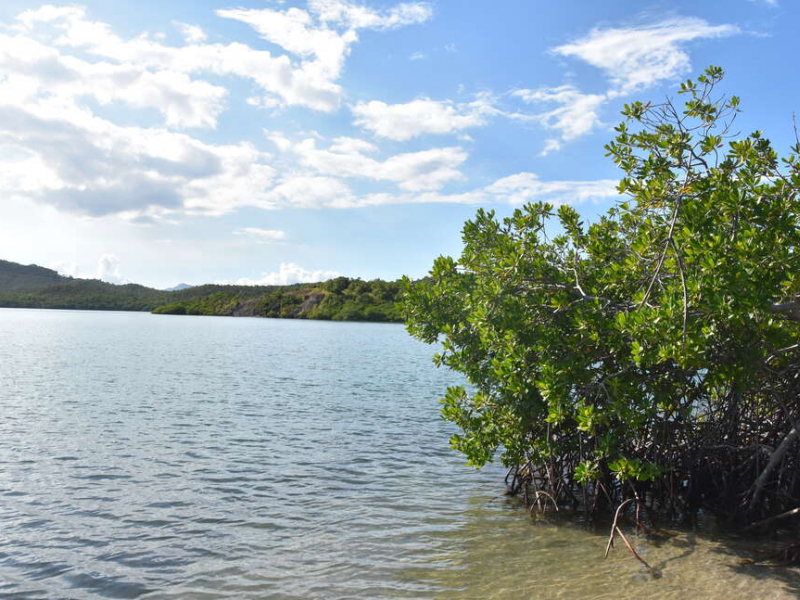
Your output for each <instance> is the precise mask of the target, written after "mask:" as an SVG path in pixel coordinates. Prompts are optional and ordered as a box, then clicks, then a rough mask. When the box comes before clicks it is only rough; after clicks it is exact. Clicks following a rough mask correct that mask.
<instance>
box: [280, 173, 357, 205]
mask: <svg viewBox="0 0 800 600" xmlns="http://www.w3.org/2000/svg"><path fill="white" fill-rule="evenodd" d="M268 197H269V200H270V202H271V203H272V204H273V205H274V206H276V207H278V208H281V207H287V206H292V207H296V208H321V207H331V208H351V207H353V206H355V196H354V195H353V192H352V190H351V189H350V187H349V186H348V185H347V184H346V183H344V182H343V181H340V180H339V179H336V178H334V177H320V176H315V175H288V176H285V177H283V178H282V179H281V180H280V181H279V182H278V185H276V186H275V187H274V188H273V189H272V190H270V192H269V193H268Z"/></svg>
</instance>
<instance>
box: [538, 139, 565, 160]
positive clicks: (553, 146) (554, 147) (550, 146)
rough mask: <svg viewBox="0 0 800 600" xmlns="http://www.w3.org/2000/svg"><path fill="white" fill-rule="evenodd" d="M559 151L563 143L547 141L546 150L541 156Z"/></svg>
mask: <svg viewBox="0 0 800 600" xmlns="http://www.w3.org/2000/svg"><path fill="white" fill-rule="evenodd" d="M559 150H561V142H559V141H558V140H553V139H550V140H545V141H544V148H542V151H541V152H539V156H547V155H548V154H550V153H551V152H558V151H559Z"/></svg>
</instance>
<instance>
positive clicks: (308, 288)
mask: <svg viewBox="0 0 800 600" xmlns="http://www.w3.org/2000/svg"><path fill="white" fill-rule="evenodd" d="M398 289H399V285H398V284H397V283H396V282H386V281H380V280H375V281H362V280H360V279H349V278H347V277H339V278H338V279H333V280H331V281H327V282H324V283H303V284H294V285H288V286H237V285H216V284H207V285H201V286H196V287H190V288H186V289H181V290H175V291H164V290H156V289H153V288H148V287H145V286H142V285H137V284H132V283H129V284H125V285H115V284H112V283H106V282H104V281H99V280H96V279H77V278H72V277H65V276H63V275H59V274H58V273H56V272H55V271H53V270H50V269H45V268H43V267H38V266H36V265H28V266H25V265H20V264H17V263H13V262H8V261H3V260H0V307H6V308H63V309H79V310H130V311H152V312H155V313H157V314H174V315H220V316H252V317H278V318H300V319H304V318H305V319H330V320H337V321H400V320H402V319H401V317H400V314H399V312H398V311H397V309H396V307H395V299H396V297H397V292H398Z"/></svg>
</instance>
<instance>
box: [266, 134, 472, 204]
mask: <svg viewBox="0 0 800 600" xmlns="http://www.w3.org/2000/svg"><path fill="white" fill-rule="evenodd" d="M273 139H274V141H275V142H276V144H277V145H279V147H281V148H285V149H286V150H288V151H291V152H292V153H293V154H294V156H295V157H296V159H297V162H298V163H299V164H300V165H302V166H304V167H307V168H309V169H312V170H313V171H316V172H317V173H319V174H321V175H326V176H335V177H341V178H358V179H371V180H374V181H389V182H394V183H396V184H397V185H399V186H400V188H402V189H404V190H408V191H427V190H438V189H440V188H442V187H443V186H444V185H446V184H447V183H449V182H452V181H456V180H459V179H462V178H463V175H462V173H461V172H460V171H459V170H458V167H459V166H460V165H461V164H462V163H463V162H464V161H465V160H466V159H467V157H468V155H467V153H466V152H465V151H464V150H463V149H462V148H459V147H447V148H432V149H430V150H422V151H420V152H408V153H403V154H396V155H394V156H391V157H389V158H387V159H386V160H379V159H376V158H373V157H372V156H369V155H370V154H375V153H377V152H378V147H377V146H374V145H373V144H370V143H369V142H367V141H365V140H360V139H357V138H348V137H340V138H336V139H334V140H333V143H332V144H331V145H330V146H329V147H328V148H319V147H318V146H317V140H316V139H314V138H306V139H304V140H301V141H299V142H297V143H291V142H290V141H289V140H288V138H285V137H283V136H280V137H274V136H273ZM304 179H308V178H304ZM313 179H314V180H315V181H316V180H318V179H319V178H318V177H315V178H313ZM344 195H345V196H347V195H348V194H344ZM312 196H313V194H312Z"/></svg>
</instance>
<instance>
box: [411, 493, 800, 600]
mask: <svg viewBox="0 0 800 600" xmlns="http://www.w3.org/2000/svg"><path fill="white" fill-rule="evenodd" d="M624 530H625V532H626V535H627V536H628V538H629V540H630V541H631V543H632V544H633V545H634V547H635V548H636V550H637V551H638V552H639V554H641V555H642V557H643V558H644V559H645V560H646V561H647V562H648V563H649V564H650V565H651V566H652V567H653V572H652V573H650V572H648V571H647V569H646V568H645V567H644V566H643V565H641V564H640V563H639V562H637V561H636V560H635V559H634V558H633V557H632V556H631V555H630V553H629V552H628V551H627V549H626V548H625V546H624V544H623V543H621V542H619V541H618V542H617V544H616V547H615V548H614V549H613V550H612V551H611V552H610V554H609V556H608V558H607V559H604V558H603V553H604V550H605V545H606V543H607V541H608V524H604V525H598V526H594V525H587V524H585V523H582V522H580V521H576V520H575V519H574V518H571V517H568V516H562V515H558V516H556V515H552V514H551V515H549V516H548V517H547V518H544V519H539V520H534V519H532V518H531V519H529V517H528V516H527V515H526V514H525V510H524V509H523V508H521V507H520V506H519V505H518V504H517V503H515V502H514V501H513V500H509V499H506V498H502V497H496V498H492V497H489V496H477V497H475V498H472V499H471V500H470V501H469V503H468V508H467V512H466V514H465V515H464V517H463V525H462V526H460V527H457V528H455V529H453V530H450V531H441V532H438V533H437V534H436V535H435V536H433V537H432V539H430V540H429V543H430V545H431V547H433V548H436V551H435V552H434V553H433V554H432V555H431V556H430V557H429V560H428V561H427V564H426V565H424V566H423V565H420V566H414V567H411V568H409V569H406V570H405V571H404V572H403V573H402V579H405V580H416V581H417V582H423V581H424V582H426V583H427V584H428V585H429V586H430V588H429V590H430V593H429V595H428V596H427V597H431V598H441V599H447V600H449V599H452V600H455V599H459V600H469V599H475V600H478V599H486V600H490V599H491V600H505V599H509V600H510V599H512V598H513V599H514V600H518V599H519V598H537V599H548V598H587V599H595V598H597V599H601V598H608V599H612V598H613V599H619V600H626V599H634V598H635V599H640V598H659V599H662V598H663V599H673V598H674V599H681V600H685V599H686V598H698V597H699V598H709V599H714V598H725V599H726V600H734V599H737V598H747V599H751V598H752V599H756V598H758V599H762V598H769V599H783V598H786V599H789V598H796V597H798V595H799V594H800V569H797V568H794V567H786V566H778V565H767V564H765V563H761V562H757V561H756V558H757V556H759V555H761V554H762V553H763V552H765V551H770V550H771V549H772V547H771V546H770V545H769V544H767V545H765V544H764V543H763V541H762V540H758V539H755V540H754V539H743V538H737V537H735V536H731V535H728V534H726V533H725V532H723V531H719V530H717V529H716V528H715V527H714V526H713V525H709V524H705V525H703V526H702V527H701V528H699V529H695V530H688V529H687V530H681V529H662V530H660V531H658V532H656V533H654V534H652V535H649V536H645V535H643V534H641V535H640V534H635V533H634V532H633V528H632V527H631V526H630V525H628V526H625V527H624ZM773 546H774V544H773Z"/></svg>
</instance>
